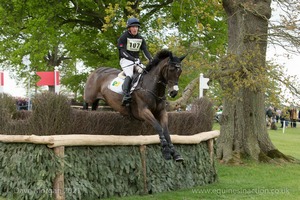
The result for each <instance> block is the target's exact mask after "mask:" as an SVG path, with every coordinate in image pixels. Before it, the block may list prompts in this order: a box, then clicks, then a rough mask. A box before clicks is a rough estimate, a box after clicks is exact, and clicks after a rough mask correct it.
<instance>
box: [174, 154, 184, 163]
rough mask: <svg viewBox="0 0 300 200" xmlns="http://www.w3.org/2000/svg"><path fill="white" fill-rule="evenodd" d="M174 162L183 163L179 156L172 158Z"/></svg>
mask: <svg viewBox="0 0 300 200" xmlns="http://www.w3.org/2000/svg"><path fill="white" fill-rule="evenodd" d="M174 160H175V161H176V162H183V161H184V159H183V157H181V156H179V155H178V156H175V157H174Z"/></svg>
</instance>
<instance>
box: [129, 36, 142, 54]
mask: <svg viewBox="0 0 300 200" xmlns="http://www.w3.org/2000/svg"><path fill="white" fill-rule="evenodd" d="M142 42H143V40H142V39H133V38H127V47H126V49H127V50H128V51H139V50H140V48H141V45H142Z"/></svg>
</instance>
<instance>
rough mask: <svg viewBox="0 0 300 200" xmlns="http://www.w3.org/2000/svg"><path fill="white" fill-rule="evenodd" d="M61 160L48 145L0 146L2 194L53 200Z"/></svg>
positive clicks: (0, 183)
mask: <svg viewBox="0 0 300 200" xmlns="http://www.w3.org/2000/svg"><path fill="white" fill-rule="evenodd" d="M59 166H60V162H59V159H58V158H57V157H56V156H55V155H54V152H53V150H52V149H49V148H47V147H46V146H45V145H34V144H4V143H0V191H1V196H3V197H6V198H8V199H16V200H17V199H22V200H23V199H29V200H31V199H51V198H52V184H53V180H54V177H55V175H56V172H57V170H58V169H59Z"/></svg>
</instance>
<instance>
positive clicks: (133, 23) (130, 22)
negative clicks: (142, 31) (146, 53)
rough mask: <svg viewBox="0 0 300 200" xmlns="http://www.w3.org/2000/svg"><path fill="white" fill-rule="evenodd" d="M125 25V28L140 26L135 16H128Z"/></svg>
mask: <svg viewBox="0 0 300 200" xmlns="http://www.w3.org/2000/svg"><path fill="white" fill-rule="evenodd" d="M126 25H127V26H126V28H129V27H131V26H137V27H140V26H141V24H140V21H139V20H138V19H137V18H129V19H128V20H127V24H126Z"/></svg>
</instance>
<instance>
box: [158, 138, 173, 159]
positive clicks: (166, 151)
mask: <svg viewBox="0 0 300 200" xmlns="http://www.w3.org/2000/svg"><path fill="white" fill-rule="evenodd" d="M160 141H161V152H162V155H163V157H164V159H165V160H171V158H172V156H171V153H172V152H171V149H170V148H169V144H168V142H167V141H166V139H164V138H160Z"/></svg>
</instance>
